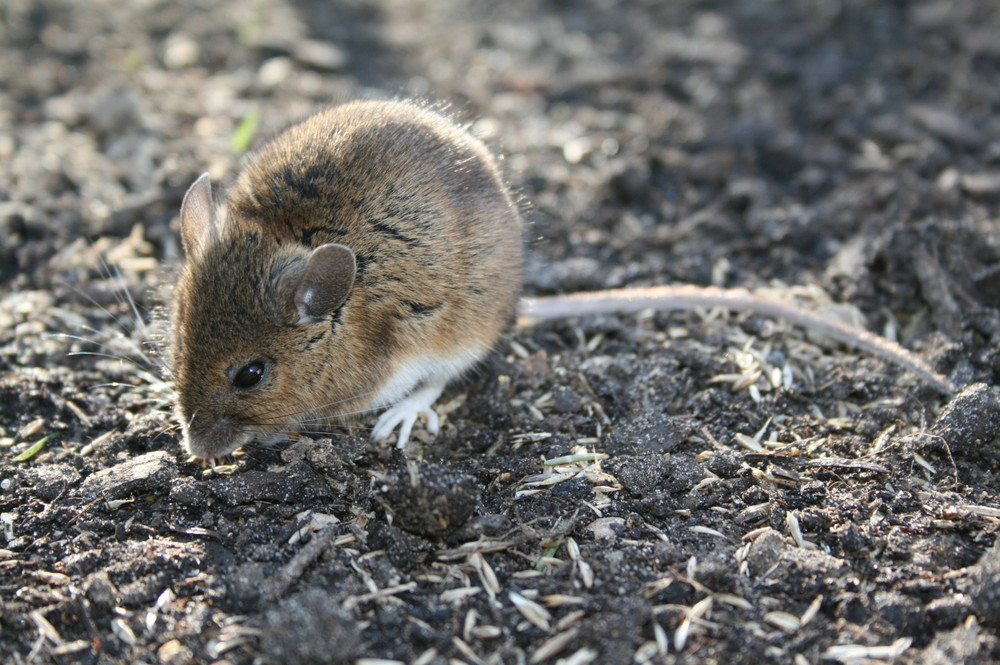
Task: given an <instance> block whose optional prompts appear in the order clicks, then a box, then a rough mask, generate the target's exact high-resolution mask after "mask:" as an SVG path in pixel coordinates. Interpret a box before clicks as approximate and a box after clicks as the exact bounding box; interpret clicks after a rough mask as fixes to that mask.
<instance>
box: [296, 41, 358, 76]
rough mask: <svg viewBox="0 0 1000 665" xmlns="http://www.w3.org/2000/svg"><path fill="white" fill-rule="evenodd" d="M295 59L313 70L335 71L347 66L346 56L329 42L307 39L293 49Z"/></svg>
mask: <svg viewBox="0 0 1000 665" xmlns="http://www.w3.org/2000/svg"><path fill="white" fill-rule="evenodd" d="M295 58H296V59H297V60H298V61H299V62H301V63H302V64H304V65H308V66H310V67H312V68H314V69H325V70H327V71H337V70H340V69H343V68H344V66H345V65H347V54H346V53H344V51H343V50H341V49H340V48H338V47H337V46H335V45H333V44H331V43H330V42H323V41H319V40H316V39H307V40H305V41H302V42H299V43H298V44H297V45H296V47H295Z"/></svg>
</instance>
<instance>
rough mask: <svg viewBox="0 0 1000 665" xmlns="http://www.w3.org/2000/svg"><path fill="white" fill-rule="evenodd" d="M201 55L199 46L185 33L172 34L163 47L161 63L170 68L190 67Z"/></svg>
mask: <svg viewBox="0 0 1000 665" xmlns="http://www.w3.org/2000/svg"><path fill="white" fill-rule="evenodd" d="M200 57H201V47H199V46H198V42H196V41H194V40H193V39H191V38H190V37H188V36H187V35H181V34H176V33H175V34H173V35H170V37H168V38H167V42H166V46H164V49H163V64H165V65H166V66H167V67H169V68H170V69H181V68H182V67H190V66H191V65H193V64H195V63H196V62H198V58H200Z"/></svg>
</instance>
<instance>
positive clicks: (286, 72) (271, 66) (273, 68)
mask: <svg viewBox="0 0 1000 665" xmlns="http://www.w3.org/2000/svg"><path fill="white" fill-rule="evenodd" d="M291 74H292V61H291V60H290V59H289V58H285V57H277V58H271V59H269V60H266V61H264V64H262V65H261V66H260V69H258V70H257V83H259V84H260V86H261V87H262V88H274V87H277V86H278V85H280V84H281V83H283V82H284V81H285V79H287V78H288V77H289V76H291Z"/></svg>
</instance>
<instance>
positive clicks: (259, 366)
mask: <svg viewBox="0 0 1000 665" xmlns="http://www.w3.org/2000/svg"><path fill="white" fill-rule="evenodd" d="M265 369H267V367H266V366H265V365H264V361H262V360H255V361H253V362H252V363H247V364H246V365H244V366H243V367H241V368H240V369H238V370H237V371H236V374H235V376H233V385H234V386H236V387H237V388H243V389H247V388H253V387H254V386H256V385H257V384H258V383H260V380H261V379H262V378H263V377H264V371H265Z"/></svg>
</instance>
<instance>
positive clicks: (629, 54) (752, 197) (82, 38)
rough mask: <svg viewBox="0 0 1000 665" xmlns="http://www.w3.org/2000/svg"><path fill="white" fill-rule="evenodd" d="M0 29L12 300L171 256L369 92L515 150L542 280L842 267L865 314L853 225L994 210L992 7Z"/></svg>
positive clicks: (67, 15)
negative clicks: (250, 171)
mask: <svg viewBox="0 0 1000 665" xmlns="http://www.w3.org/2000/svg"><path fill="white" fill-rule="evenodd" d="M0 29H2V32H0V48H2V53H3V57H2V58H0V127H3V128H4V129H3V131H2V132H0V243H2V245H0V284H4V285H7V286H11V285H16V286H21V287H24V286H29V285H32V286H36V287H37V286H43V285H45V284H47V281H46V279H45V277H44V275H38V274H37V271H38V269H39V268H41V267H43V266H46V267H47V269H49V270H56V271H58V270H64V271H65V270H67V269H69V268H70V267H71V265H73V261H74V260H76V259H75V258H74V256H75V255H76V254H77V253H78V252H77V250H79V249H80V246H78V245H76V244H74V243H75V241H76V240H77V239H80V238H87V239H89V240H93V239H95V238H98V237H100V236H110V237H115V238H119V239H121V238H128V237H130V234H133V235H134V233H137V232H134V227H135V225H136V224H138V223H140V222H141V223H142V225H143V227H144V229H143V231H142V238H143V240H145V241H148V242H146V243H145V244H141V243H140V245H141V246H139V247H137V248H136V247H129V248H126V249H124V250H122V252H121V254H122V256H119V257H117V259H115V257H112V259H113V260H119V259H128V260H126V262H125V265H126V267H131V268H133V269H142V268H151V267H152V266H153V265H154V263H153V262H150V261H146V262H144V261H142V260H135V259H143V258H153V259H155V260H156V261H163V260H166V261H172V260H174V259H175V258H176V257H177V253H178V245H177V236H176V226H174V227H169V226H168V225H169V224H170V223H171V222H172V221H173V223H174V224H176V221H175V220H173V218H174V217H175V215H176V209H177V206H178V204H179V199H180V196H181V194H182V193H183V191H184V189H185V188H186V187H187V185H188V184H189V183H190V182H191V181H192V180H193V178H194V177H196V176H197V174H198V173H200V172H202V171H204V170H208V171H209V172H210V173H211V174H212V176H213V178H215V179H216V180H217V181H218V180H220V179H222V180H223V181H224V179H225V178H226V177H227V176H231V175H232V174H233V172H234V170H235V169H237V167H238V164H239V160H240V158H241V156H242V155H243V154H244V153H245V151H246V150H247V149H248V148H250V147H251V146H253V145H254V144H255V143H256V142H258V141H260V140H261V139H262V138H266V137H267V136H268V135H270V134H272V133H274V132H275V131H277V130H279V129H281V128H282V127H283V126H285V125H287V124H289V123H291V122H293V121H294V120H296V119H298V118H301V117H303V116H304V115H306V114H308V113H310V112H312V111H314V110H316V109H319V108H322V107H324V106H327V105H330V104H335V103H338V102H343V101H346V100H350V99H355V98H396V97H402V98H410V99H418V100H425V101H426V102H428V103H430V104H434V105H438V106H443V107H446V108H447V109H449V111H448V112H449V113H450V114H451V115H452V116H453V117H455V118H456V119H458V120H460V121H461V122H464V123H467V124H468V125H470V126H471V128H472V130H473V131H474V132H475V133H476V134H477V135H479V136H480V137H482V138H483V139H484V140H486V141H487V142H489V144H490V145H491V146H492V147H493V148H494V149H495V150H496V151H497V152H498V153H500V154H502V155H503V156H504V158H505V159H504V167H505V172H506V175H507V178H508V180H509V181H510V182H511V183H512V185H513V186H514V187H515V188H516V190H517V191H518V192H519V193H520V194H521V196H522V198H523V201H524V204H525V205H524V207H525V210H526V212H527V216H528V218H529V220H530V221H531V223H532V230H531V237H530V239H529V240H530V242H531V247H532V249H533V254H534V256H535V257H536V258H538V259H541V260H538V261H533V263H532V265H531V267H530V269H529V275H528V285H529V288H530V289H533V290H560V289H561V290H571V289H579V288H597V287H601V286H605V285H619V284H623V283H631V282H653V281H694V282H698V283H712V282H714V283H721V284H728V285H731V284H752V283H755V282H757V281H763V280H767V279H769V278H772V277H774V276H776V275H780V276H782V277H783V278H784V279H786V280H788V281H791V282H808V281H815V280H816V279H819V278H820V277H822V276H823V271H824V270H825V271H826V280H827V286H828V288H831V287H833V288H843V289H846V290H847V291H845V293H843V294H842V295H844V296H850V295H851V294H850V291H851V290H852V289H854V290H858V289H859V288H860V287H859V285H858V284H857V281H858V279H861V278H863V277H864V276H863V275H858V274H852V275H851V276H850V279H849V280H848V281H849V282H851V284H848V285H841V286H840V287H838V286H837V284H838V283H839V282H838V280H841V277H842V275H841V274H840V273H842V272H845V271H846V272H848V273H851V272H855V269H856V268H857V265H855V264H857V263H858V262H859V259H857V257H856V256H855V254H856V251H855V253H854V254H850V255H845V254H843V252H844V248H845V245H848V244H849V243H850V241H851V239H852V238H854V237H856V235H857V234H858V233H859V232H862V231H865V230H866V229H869V230H870V228H869V227H872V226H873V225H874V227H876V228H882V227H883V226H884V225H885V222H886V221H887V219H889V218H891V221H892V222H893V223H899V224H903V225H904V228H905V227H906V226H907V225H910V224H913V223H918V222H919V223H926V220H927V219H928V217H930V216H934V217H935V219H937V220H941V219H943V218H950V219H959V218H961V219H965V220H966V221H967V222H968V223H969V224H971V226H970V227H969V229H968V231H969V232H971V233H976V232H977V231H976V229H977V228H978V229H979V230H983V229H984V227H983V226H982V224H983V222H984V221H985V220H990V219H992V218H993V217H995V214H994V211H995V209H994V207H992V206H993V203H994V202H995V201H996V198H997V196H998V194H1000V139H998V138H997V137H998V131H997V130H998V123H1000V119H998V118H1000V114H998V113H997V111H998V106H1000V99H998V98H1000V88H998V86H996V81H997V80H1000V77H998V74H1000V39H998V35H1000V8H998V6H997V4H996V3H994V2H990V1H978V2H977V1H973V0H964V1H963V0H955V1H951V0H949V1H945V0H926V1H923V2H881V1H878V0H871V1H866V0H801V1H789V2H770V1H764V0H733V1H732V2H718V1H694V0H686V1H676V2H673V1H672V2H662V1H660V0H633V1H627V2H617V1H612V0H586V1H581V2H565V1H559V0H551V1H543V0H537V1H529V0H517V1H513V2H503V3H485V2H474V1H468V2H462V1H458V0H452V1H445V2H438V1H430V0H423V1H421V0H417V1H413V0H346V1H342V2H328V1H320V0H315V1H311V0H240V1H238V2H229V1H221V2H215V1H208V0H132V1H128V2H123V1H108V0H91V1H89V2H84V3H81V2H75V1H73V0H5V2H4V3H3V5H2V7H0ZM977 224H978V226H977ZM986 230H987V231H990V232H992V231H994V230H995V229H994V228H993V227H992V226H990V227H989V228H987V229H986ZM903 235H906V234H905V233H903ZM868 237H869V240H868V241H866V242H865V244H866V245H867V244H869V243H875V244H876V245H877V244H878V242H879V239H878V238H874V239H873V238H871V237H870V236H868ZM879 237H882V238H883V240H882V242H886V243H891V242H895V241H896V240H897V239H896V236H895V234H894V233H892V232H889V233H888V235H886V233H882V234H881V236H879ZM133 240H135V237H133ZM132 244H135V243H134V242H133V243H132ZM973 244H975V243H973ZM67 247H72V248H73V249H72V250H71V251H69V252H68V256H63V257H62V259H63V260H62V261H61V262H60V261H59V260H57V261H56V262H54V263H53V262H52V261H51V259H52V256H53V255H54V254H58V253H59V252H60V251H61V250H66V248H67ZM104 249H106V248H104ZM852 251H854V250H852ZM871 251H874V249H869V252H871ZM838 257H839V259H841V260H842V261H841V264H842V265H841V264H838V263H837V261H838ZM77 258H78V257H77ZM870 258H871V257H870V256H867V257H863V258H862V259H860V263H862V264H866V265H867V264H869V263H870V261H868V259H870ZM565 259H572V260H571V261H569V262H562V263H560V261H562V260H565ZM967 259H969V257H967V256H965V255H962V256H959V257H951V256H950V255H947V256H944V257H943V258H942V259H941V260H943V261H945V262H948V261H953V262H955V263H958V264H961V263H963V262H964V261H965V260H967ZM852 261H853V262H854V263H851V262H852ZM557 264H558V265H557ZM831 264H833V267H832V268H831V267H830V266H831ZM600 266H606V268H605V269H604V270H603V271H599V270H598V268H599V267H600ZM831 270H832V271H833V272H832V273H831V272H830V271H831ZM140 272H141V270H140ZM39 280H41V281H39ZM862 295H863V294H862ZM911 295H912V294H911Z"/></svg>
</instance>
